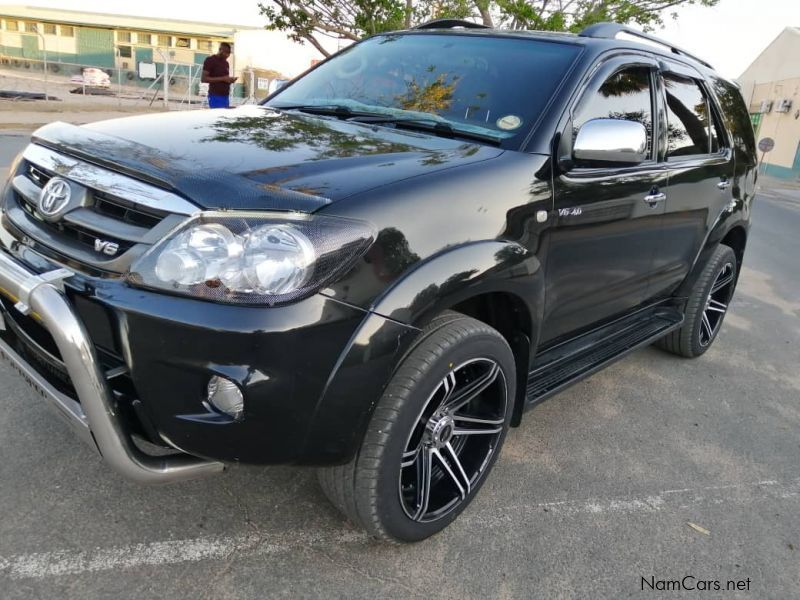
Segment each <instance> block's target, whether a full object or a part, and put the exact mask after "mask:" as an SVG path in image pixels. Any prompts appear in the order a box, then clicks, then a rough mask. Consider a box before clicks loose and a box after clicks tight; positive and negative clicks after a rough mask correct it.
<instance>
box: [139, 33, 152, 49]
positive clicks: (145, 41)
mask: <svg viewBox="0 0 800 600" xmlns="http://www.w3.org/2000/svg"><path fill="white" fill-rule="evenodd" d="M136 41H137V42H138V43H139V44H141V45H142V46H149V45H150V44H152V43H153V38H152V36H151V35H150V34H149V33H142V32H141V31H140V32H139V33H137V34H136Z"/></svg>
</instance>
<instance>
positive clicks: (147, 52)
mask: <svg viewBox="0 0 800 600" xmlns="http://www.w3.org/2000/svg"><path fill="white" fill-rule="evenodd" d="M220 42H228V43H230V44H231V45H232V46H233V47H234V54H233V56H232V57H231V63H232V72H233V74H235V75H237V76H240V83H238V84H237V86H236V89H235V90H234V95H243V93H244V89H243V88H244V86H245V85H247V84H248V82H254V81H256V80H257V78H256V75H259V74H261V73H269V74H271V76H279V75H281V76H288V77H293V76H295V75H298V74H299V73H301V72H302V71H304V70H305V69H307V68H308V67H309V66H310V65H311V63H312V61H313V60H314V59H316V58H318V54H317V52H316V51H315V50H313V49H311V48H309V47H307V46H302V45H300V44H297V43H295V42H292V41H290V40H288V39H287V38H286V35H285V34H282V33H278V32H272V31H266V30H264V28H263V27H257V26H245V25H231V24H211V23H201V22H194V21H182V20H175V19H158V18H152V17H136V16H126V15H116V14H104V13H92V12H83V11H73V10H62V9H55V8H42V7H35V6H19V5H11V6H10V5H0V60H2V63H3V64H4V65H5V66H8V67H11V68H20V69H34V70H35V69H37V68H38V69H39V70H41V69H42V68H43V65H42V63H41V61H43V59H44V57H45V51H46V55H47V62H48V70H49V71H50V72H54V73H55V72H58V73H61V74H71V73H72V72H76V73H77V72H80V69H81V67H99V68H103V69H113V70H115V73H116V75H115V77H117V76H119V77H122V78H123V79H124V80H125V81H126V83H127V84H129V85H130V84H139V85H149V84H150V83H152V78H148V77H147V76H145V77H142V76H141V75H142V73H143V72H142V71H141V69H140V64H142V63H143V64H145V65H152V64H155V66H156V74H157V75H158V74H161V73H162V72H163V69H164V64H165V60H166V61H167V62H168V64H169V65H170V76H171V77H172V78H173V79H183V80H190V81H191V82H193V83H195V84H196V83H197V82H198V81H199V68H198V67H199V65H202V64H203V61H204V60H205V59H206V57H207V56H209V55H210V54H213V53H215V52H216V51H217V48H218V46H219V43H220ZM242 75H244V76H242ZM259 78H260V77H259ZM184 83H189V81H185V82H184Z"/></svg>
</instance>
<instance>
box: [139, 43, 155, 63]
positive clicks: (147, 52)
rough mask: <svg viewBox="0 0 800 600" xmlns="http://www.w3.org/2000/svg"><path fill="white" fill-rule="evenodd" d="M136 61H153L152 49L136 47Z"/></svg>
mask: <svg viewBox="0 0 800 600" xmlns="http://www.w3.org/2000/svg"><path fill="white" fill-rule="evenodd" d="M136 62H137V63H140V62H146V63H149V62H153V49H152V48H139V47H137V48H136Z"/></svg>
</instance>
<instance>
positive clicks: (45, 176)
mask: <svg viewBox="0 0 800 600" xmlns="http://www.w3.org/2000/svg"><path fill="white" fill-rule="evenodd" d="M27 174H28V177H30V179H31V181H33V182H34V183H35V184H36V185H38V186H39V187H44V186H45V185H46V184H47V182H48V181H50V178H51V177H52V175H50V174H49V173H46V172H45V171H43V170H42V169H40V168H38V167H37V166H35V165H32V164H30V163H28V170H27Z"/></svg>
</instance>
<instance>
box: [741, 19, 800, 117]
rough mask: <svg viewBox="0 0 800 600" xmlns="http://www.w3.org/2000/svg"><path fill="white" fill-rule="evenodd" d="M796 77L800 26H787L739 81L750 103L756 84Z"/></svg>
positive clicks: (798, 74)
mask: <svg viewBox="0 0 800 600" xmlns="http://www.w3.org/2000/svg"><path fill="white" fill-rule="evenodd" d="M795 77H800V28H798V27H787V28H786V29H784V30H783V32H781V34H780V35H778V37H776V38H775V39H774V40H773V41H772V43H771V44H770V45H769V46H767V47H766V48H765V49H764V51H763V52H762V53H761V54H759V55H758V58H756V59H755V60H754V61H753V63H752V64H751V65H750V66H749V67H747V69H746V70H745V72H744V73H742V74H741V75H740V76H739V77H738V81H739V84H740V85H741V86H742V95H743V96H744V99H745V101H746V102H747V103H748V104H749V103H750V102H751V101H752V99H753V92H754V88H755V86H756V85H758V84H762V83H766V82H769V81H782V80H785V79H793V78H795ZM751 111H752V107H751Z"/></svg>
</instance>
